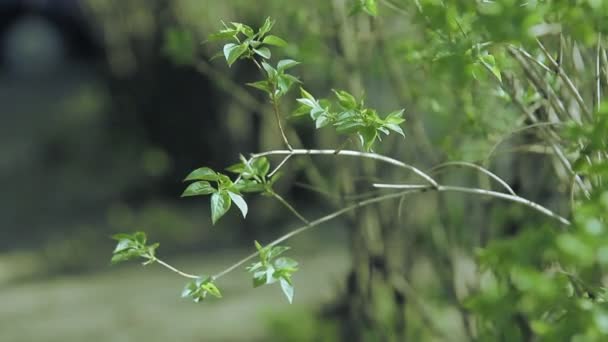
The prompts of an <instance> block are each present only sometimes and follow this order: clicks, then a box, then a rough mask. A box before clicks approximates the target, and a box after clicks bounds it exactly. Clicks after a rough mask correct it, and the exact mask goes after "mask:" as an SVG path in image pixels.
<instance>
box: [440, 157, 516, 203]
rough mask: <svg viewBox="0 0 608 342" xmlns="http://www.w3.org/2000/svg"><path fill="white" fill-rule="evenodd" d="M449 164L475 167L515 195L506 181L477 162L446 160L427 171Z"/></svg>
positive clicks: (448, 165)
mask: <svg viewBox="0 0 608 342" xmlns="http://www.w3.org/2000/svg"><path fill="white" fill-rule="evenodd" d="M450 166H460V167H468V168H472V169H475V170H477V171H479V172H481V173H483V174H485V175H487V176H488V177H490V178H492V179H494V180H495V181H497V182H498V183H500V185H502V186H503V187H504V188H505V189H506V190H507V191H508V192H509V193H511V195H513V196H517V195H516V194H515V191H513V189H512V188H511V187H510V186H509V184H507V182H505V181H504V180H503V179H502V178H500V177H498V176H497V175H496V174H495V173H493V172H491V171H490V170H488V169H486V168H484V167H481V166H479V165H477V164H473V163H469V162H464V161H453V162H447V163H443V164H439V165H437V166H434V167H433V168H431V169H430V170H429V172H431V173H432V172H434V171H438V170H441V169H444V168H446V167H450Z"/></svg>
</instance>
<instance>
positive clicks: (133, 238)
mask: <svg viewBox="0 0 608 342" xmlns="http://www.w3.org/2000/svg"><path fill="white" fill-rule="evenodd" d="M112 239H114V240H117V241H118V243H117V244H116V247H115V248H114V252H112V263H113V264H117V263H119V262H123V261H127V260H132V259H137V258H144V259H146V261H145V262H144V265H147V264H150V263H152V262H154V261H155V260H156V256H155V252H156V249H157V248H158V246H160V244H159V243H154V244H151V245H146V241H147V237H146V233H144V232H136V233H133V234H124V233H121V234H116V235H114V236H112Z"/></svg>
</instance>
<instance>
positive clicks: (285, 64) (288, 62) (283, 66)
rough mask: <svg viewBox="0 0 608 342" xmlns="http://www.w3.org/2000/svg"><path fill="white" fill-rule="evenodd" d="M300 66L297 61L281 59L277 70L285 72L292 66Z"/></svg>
mask: <svg viewBox="0 0 608 342" xmlns="http://www.w3.org/2000/svg"><path fill="white" fill-rule="evenodd" d="M298 64H300V62H298V61H294V60H293V59H283V60H280V61H279V63H278V64H277V69H279V70H280V71H283V70H287V69H289V68H293V67H294V66H296V65H298Z"/></svg>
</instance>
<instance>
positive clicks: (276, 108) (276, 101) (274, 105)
mask: <svg viewBox="0 0 608 342" xmlns="http://www.w3.org/2000/svg"><path fill="white" fill-rule="evenodd" d="M273 92H274V89H273ZM272 109H273V111H274V117H275V120H277V125H278V126H279V131H280V132H281V138H283V142H284V143H285V146H287V148H288V149H289V150H293V147H291V145H290V144H289V140H287V135H285V130H284V129H283V124H282V123H281V113H280V111H279V99H278V97H277V96H276V95H275V96H274V98H273V99H272Z"/></svg>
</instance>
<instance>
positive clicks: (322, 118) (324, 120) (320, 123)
mask: <svg viewBox="0 0 608 342" xmlns="http://www.w3.org/2000/svg"><path fill="white" fill-rule="evenodd" d="M329 123H330V120H329V118H328V117H327V115H319V116H318V117H317V120H316V121H315V128H317V129H319V128H322V127H325V126H327V125H328V124H329Z"/></svg>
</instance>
